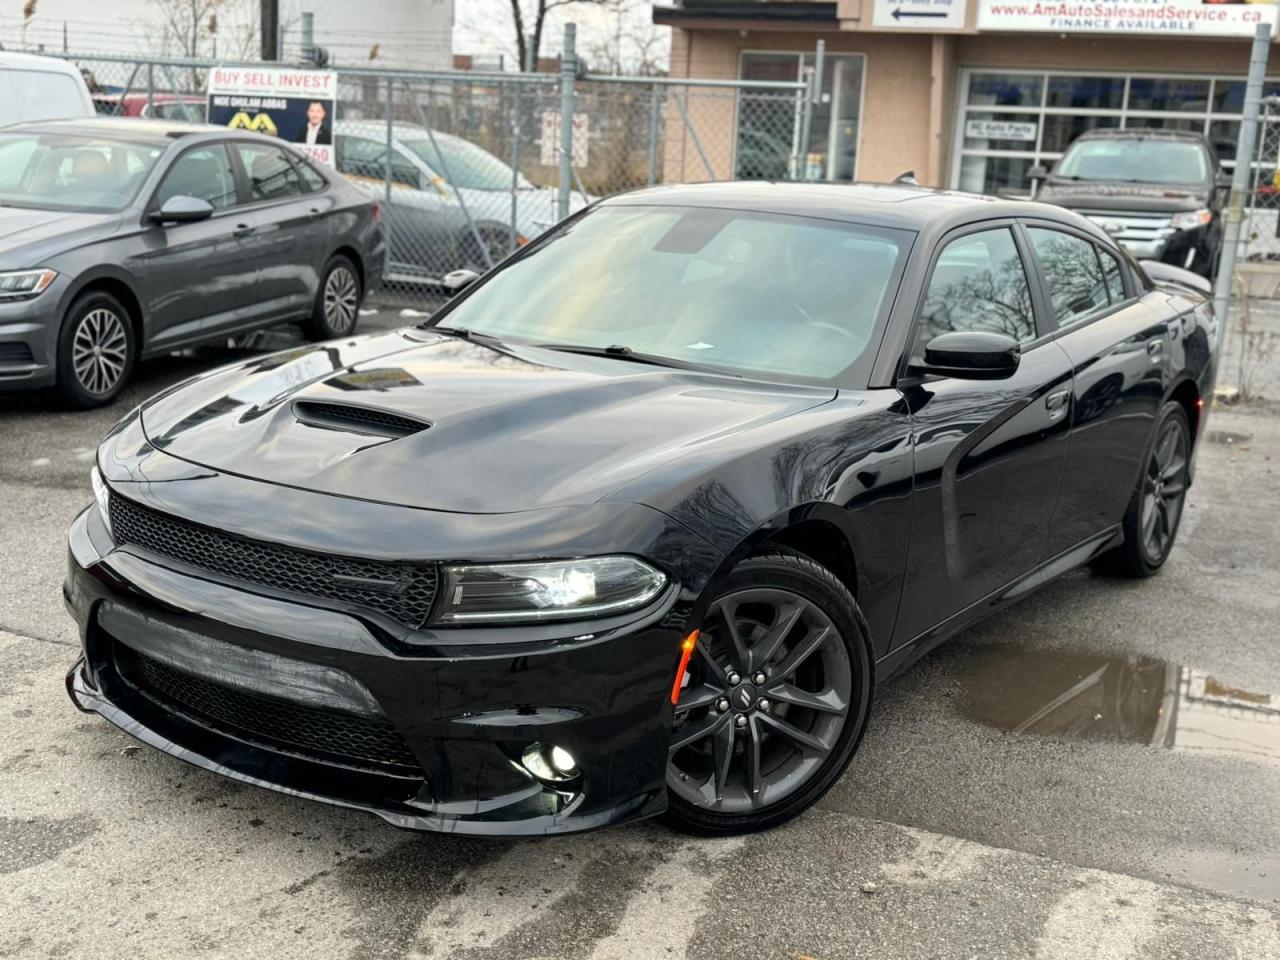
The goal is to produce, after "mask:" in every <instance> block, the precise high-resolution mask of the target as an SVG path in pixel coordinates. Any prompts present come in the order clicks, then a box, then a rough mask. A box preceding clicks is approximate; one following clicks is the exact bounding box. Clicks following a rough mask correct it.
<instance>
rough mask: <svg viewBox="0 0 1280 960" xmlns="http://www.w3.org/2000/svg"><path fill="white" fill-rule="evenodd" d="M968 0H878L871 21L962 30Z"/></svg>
mask: <svg viewBox="0 0 1280 960" xmlns="http://www.w3.org/2000/svg"><path fill="white" fill-rule="evenodd" d="M964 11H965V0H875V6H874V7H873V8H872V11H871V23H872V25H873V26H877V27H900V28H906V29H914V30H948V29H955V30H961V29H963V28H964Z"/></svg>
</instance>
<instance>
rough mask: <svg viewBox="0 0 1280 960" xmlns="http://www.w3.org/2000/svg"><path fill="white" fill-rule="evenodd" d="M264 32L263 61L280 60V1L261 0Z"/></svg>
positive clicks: (260, 16) (260, 17)
mask: <svg viewBox="0 0 1280 960" xmlns="http://www.w3.org/2000/svg"><path fill="white" fill-rule="evenodd" d="M259 3H260V4H261V6H260V7H259V20H261V30H262V50H261V53H262V59H263V60H279V59H280V55H279V44H280V0H259Z"/></svg>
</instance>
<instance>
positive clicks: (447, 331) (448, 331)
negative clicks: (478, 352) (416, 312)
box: [422, 324, 502, 343]
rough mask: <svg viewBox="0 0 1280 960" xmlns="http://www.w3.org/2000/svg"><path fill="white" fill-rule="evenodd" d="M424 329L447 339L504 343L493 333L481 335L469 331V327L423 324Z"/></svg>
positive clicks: (474, 331)
mask: <svg viewBox="0 0 1280 960" xmlns="http://www.w3.org/2000/svg"><path fill="white" fill-rule="evenodd" d="M422 329H423V330H434V331H435V332H436V333H443V334H444V335H445V336H447V337H457V338H458V339H459V340H483V341H485V342H487V343H501V342H502V341H501V340H499V339H498V338H497V337H495V336H494V335H493V334H491V333H480V332H478V331H476V330H471V329H468V328H467V327H448V326H431V325H430V324H423V325H422Z"/></svg>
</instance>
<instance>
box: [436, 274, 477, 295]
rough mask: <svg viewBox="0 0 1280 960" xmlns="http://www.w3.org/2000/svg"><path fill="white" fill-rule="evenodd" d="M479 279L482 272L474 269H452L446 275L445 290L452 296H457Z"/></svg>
mask: <svg viewBox="0 0 1280 960" xmlns="http://www.w3.org/2000/svg"><path fill="white" fill-rule="evenodd" d="M479 279H480V274H478V273H476V272H475V271H474V270H451V271H450V272H449V273H446V274H445V275H444V280H443V284H444V292H445V294H446V295H448V296H450V297H456V296H457V295H458V294H460V293H461V292H462V291H463V290H465V289H467V287H469V286H471V285H472V284H473V283H475V282H476V281H477V280H479Z"/></svg>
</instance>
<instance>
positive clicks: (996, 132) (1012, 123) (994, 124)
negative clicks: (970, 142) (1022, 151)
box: [964, 120, 1036, 143]
mask: <svg viewBox="0 0 1280 960" xmlns="http://www.w3.org/2000/svg"><path fill="white" fill-rule="evenodd" d="M964 135H965V136H966V137H972V138H973V139H974V140H1021V141H1023V142H1025V143H1035V142H1036V125H1035V124H1034V123H1027V122H1026V121H1023V120H969V121H967V122H966V123H965V125H964Z"/></svg>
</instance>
